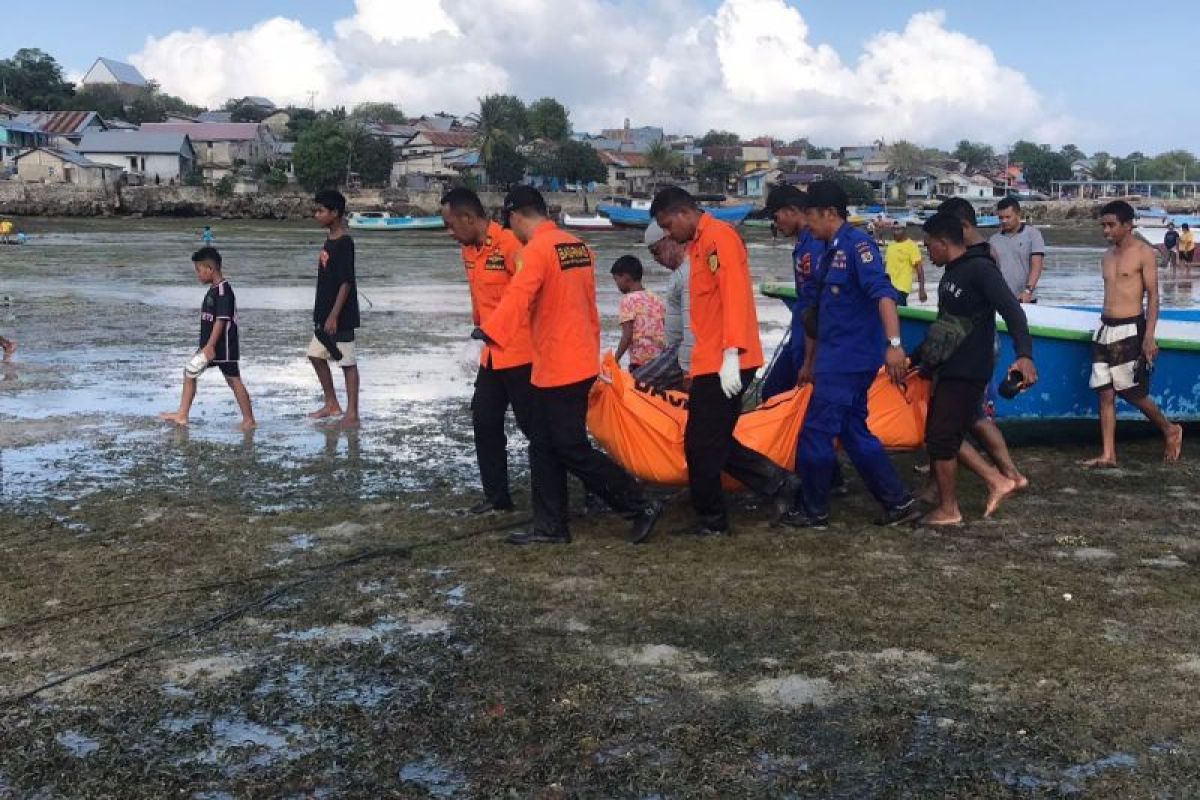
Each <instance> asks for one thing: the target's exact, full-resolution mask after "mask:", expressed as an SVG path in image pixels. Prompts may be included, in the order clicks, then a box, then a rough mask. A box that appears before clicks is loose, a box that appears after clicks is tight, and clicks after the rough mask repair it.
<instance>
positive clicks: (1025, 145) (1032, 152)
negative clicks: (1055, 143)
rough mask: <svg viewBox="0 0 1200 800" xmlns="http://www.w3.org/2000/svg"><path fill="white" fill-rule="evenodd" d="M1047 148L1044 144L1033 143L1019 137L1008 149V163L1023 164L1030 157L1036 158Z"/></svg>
mask: <svg viewBox="0 0 1200 800" xmlns="http://www.w3.org/2000/svg"><path fill="white" fill-rule="evenodd" d="M1049 149H1050V148H1049V147H1048V146H1046V145H1040V144H1034V143H1033V142H1027V141H1025V140H1024V139H1021V140H1018V141H1016V142H1013V146H1012V147H1010V148H1009V149H1008V160H1009V163H1013V164H1024V163H1025V162H1026V161H1029V160H1031V159H1037V158H1038V157H1039V156H1040V155H1041V154H1043V153H1045V152H1047V151H1048V150H1049Z"/></svg>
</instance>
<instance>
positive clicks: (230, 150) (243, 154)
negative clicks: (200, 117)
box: [141, 122, 275, 182]
mask: <svg viewBox="0 0 1200 800" xmlns="http://www.w3.org/2000/svg"><path fill="white" fill-rule="evenodd" d="M141 130H142V131H144V132H145V133H180V134H184V135H186V136H187V137H188V139H190V140H191V143H192V147H193V148H194V149H195V153H196V168H197V169H199V170H200V172H201V174H202V175H203V176H204V179H205V180H206V181H210V182H211V181H218V180H220V179H221V178H223V177H225V176H226V175H233V174H234V173H236V172H237V170H238V169H240V168H241V167H256V166H258V165H259V164H263V163H265V162H268V161H270V160H271V157H272V156H274V154H275V137H274V135H273V134H272V133H271V131H270V129H269V128H267V127H266V126H264V125H263V124H261V123H258V122H225V123H219V122H195V123H190V124H189V123H186V122H183V123H180V122H147V123H145V124H143V125H142V127H141Z"/></svg>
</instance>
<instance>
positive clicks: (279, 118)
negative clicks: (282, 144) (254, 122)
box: [262, 108, 292, 139]
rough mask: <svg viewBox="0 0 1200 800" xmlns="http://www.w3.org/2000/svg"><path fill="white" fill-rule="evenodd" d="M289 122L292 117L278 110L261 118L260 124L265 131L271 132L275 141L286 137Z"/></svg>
mask: <svg viewBox="0 0 1200 800" xmlns="http://www.w3.org/2000/svg"><path fill="white" fill-rule="evenodd" d="M291 121H292V115H291V114H289V113H288V112H287V111H285V110H284V109H282V108H280V109H277V110H275V111H272V112H271V113H270V114H267V116H265V117H263V120H262V124H263V125H265V126H266V127H267V130H269V131H271V135H272V136H274V137H275V138H276V139H282V138H283V137H285V136H287V132H288V123H289V122H291Z"/></svg>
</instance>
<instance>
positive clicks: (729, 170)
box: [696, 158, 738, 192]
mask: <svg viewBox="0 0 1200 800" xmlns="http://www.w3.org/2000/svg"><path fill="white" fill-rule="evenodd" d="M737 172H738V165H737V162H736V161H730V160H728V159H723V158H710V159H708V160H707V161H705V162H704V163H703V164H701V165H700V167H699V168H698V169H697V170H696V177H698V178H699V179H700V181H701V182H702V183H703V184H704V185H705V186H706V187H707V188H708V189H710V190H713V191H717V192H724V191H725V190H726V189H727V188H728V186H729V179H730V178H732V177H733V176H734V175H736V174H737Z"/></svg>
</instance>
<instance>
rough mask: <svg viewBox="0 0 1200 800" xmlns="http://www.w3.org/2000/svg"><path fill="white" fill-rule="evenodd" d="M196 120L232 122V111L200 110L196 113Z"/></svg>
mask: <svg viewBox="0 0 1200 800" xmlns="http://www.w3.org/2000/svg"><path fill="white" fill-rule="evenodd" d="M196 121H197V122H233V112H232V111H201V112H200V113H199V114H197V115H196Z"/></svg>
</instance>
